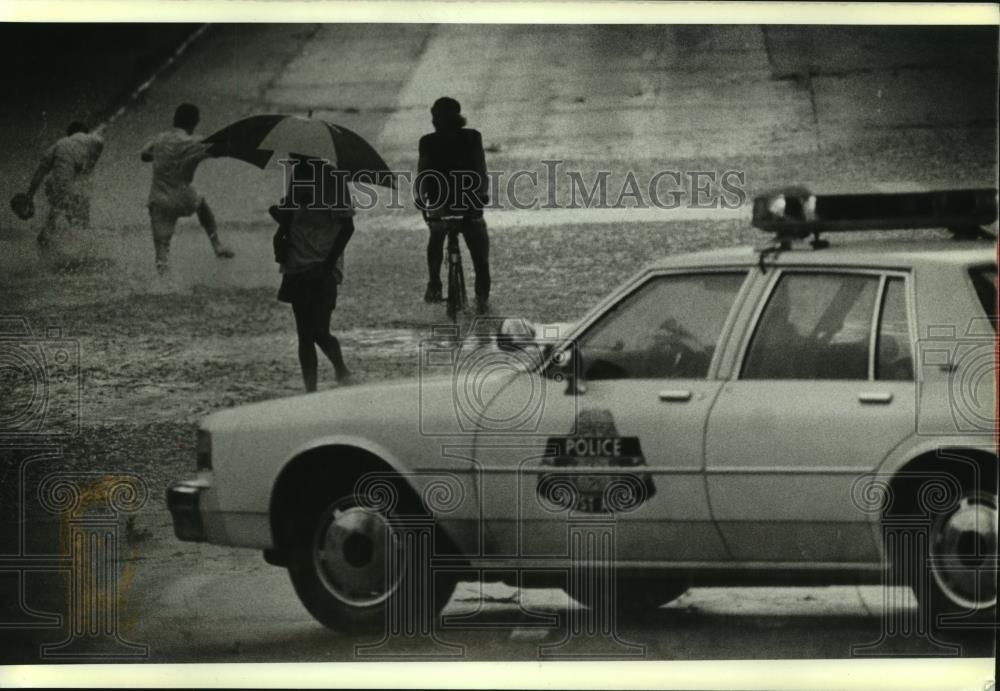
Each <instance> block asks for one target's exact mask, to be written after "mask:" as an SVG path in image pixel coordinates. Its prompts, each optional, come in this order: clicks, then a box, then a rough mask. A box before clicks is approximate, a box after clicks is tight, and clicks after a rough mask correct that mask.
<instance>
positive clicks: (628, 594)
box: [568, 573, 688, 616]
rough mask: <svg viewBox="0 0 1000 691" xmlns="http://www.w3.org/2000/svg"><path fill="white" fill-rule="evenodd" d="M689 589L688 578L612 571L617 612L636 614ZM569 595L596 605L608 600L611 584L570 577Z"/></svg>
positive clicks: (589, 606)
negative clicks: (613, 572) (686, 579)
mask: <svg viewBox="0 0 1000 691" xmlns="http://www.w3.org/2000/svg"><path fill="white" fill-rule="evenodd" d="M687 590H688V585H687V582H686V581H684V580H683V579H679V578H667V577H649V576H644V577H640V576H626V575H623V574H621V573H618V574H615V597H614V605H613V606H614V611H615V612H616V613H618V614H619V615H621V614H624V615H627V616H635V615H637V614H642V613H645V612H650V611H652V610H655V609H658V608H660V607H661V606H663V605H665V604H667V603H669V602H672V601H674V600H676V599H677V598H679V597H680V596H681V595H683V594H684V593H685V592H687ZM568 592H569V595H570V596H571V597H572V598H573V599H574V600H576V601H577V602H579V603H580V604H581V605H584V606H585V607H588V608H590V609H596V608H597V607H600V606H603V603H605V602H607V600H608V595H609V593H610V588H609V587H608V586H606V585H605V584H604V582H603V581H601V580H597V581H594V582H591V583H589V584H588V583H580V582H577V580H576V579H574V578H571V579H570V586H569V588H568Z"/></svg>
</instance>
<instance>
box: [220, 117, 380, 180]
mask: <svg viewBox="0 0 1000 691" xmlns="http://www.w3.org/2000/svg"><path fill="white" fill-rule="evenodd" d="M204 141H205V143H206V144H210V145H211V146H210V148H209V153H210V154H212V155H213V156H227V157H229V158H236V159H239V160H241V161H245V162H247V163H250V164H251V165H255V166H257V167H258V168H264V167H265V166H266V165H267V164H268V162H269V161H270V160H271V158H272V157H273V156H274V155H275V153H290V154H299V155H301V156H306V157H308V158H318V159H323V160H326V161H328V162H329V163H331V164H332V165H333V166H334V167H336V168H338V169H340V170H345V171H347V172H348V173H349V174H350V177H349V179H350V180H352V181H360V182H370V183H373V184H376V185H382V186H385V187H393V186H395V180H394V178H393V176H392V174H391V172H390V170H389V166H388V165H387V164H386V162H385V160H384V159H383V158H382V157H381V156H380V155H379V153H378V152H377V151H375V148H374V147H373V146H372V145H371V144H369V143H368V142H367V141H365V139H364V138H363V137H362V136H361V135H359V134H357V133H356V132H352V131H351V130H349V129H347V128H346V127H343V126H341V125H335V124H333V123H329V122H325V121H323V120H316V119H313V118H304V117H300V116H298V115H252V116H250V117H248V118H243V119H242V120H237V121H236V122H234V123H232V124H230V125H227V126H226V127H223V128H222V129H221V130H219V131H218V132H215V133H214V134H212V135H210V136H208V137H206V138H205V140H204Z"/></svg>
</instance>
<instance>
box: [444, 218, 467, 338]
mask: <svg viewBox="0 0 1000 691" xmlns="http://www.w3.org/2000/svg"><path fill="white" fill-rule="evenodd" d="M437 220H439V221H441V222H442V224H443V225H444V229H445V232H447V234H448V244H447V250H446V261H447V262H448V296H447V298H446V299H445V313H446V314H447V315H448V318H449V319H451V321H452V322H453V323H457V322H458V314H459V312H462V311H464V310H465V308H466V307H467V306H468V304H469V296H468V293H466V290H465V272H464V271H463V270H462V250H461V248H460V247H459V243H458V236H459V235H460V234H461V233H462V223H463V221H464V216H442V217H441V218H439V219H437Z"/></svg>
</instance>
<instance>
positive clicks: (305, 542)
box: [288, 495, 456, 633]
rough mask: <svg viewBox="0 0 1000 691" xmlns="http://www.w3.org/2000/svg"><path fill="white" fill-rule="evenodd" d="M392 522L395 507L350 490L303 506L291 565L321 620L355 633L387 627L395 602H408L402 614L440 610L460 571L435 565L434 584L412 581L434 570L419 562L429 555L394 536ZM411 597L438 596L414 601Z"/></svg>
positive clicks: (398, 604)
mask: <svg viewBox="0 0 1000 691" xmlns="http://www.w3.org/2000/svg"><path fill="white" fill-rule="evenodd" d="M392 530H393V517H392V516H391V515H390V514H388V513H385V512H381V511H377V510H375V509H373V508H371V507H367V506H362V505H360V504H359V503H358V501H357V500H356V498H355V497H354V496H353V495H352V496H346V497H338V498H336V499H333V500H330V501H319V502H314V503H313V504H312V507H311V508H307V509H303V510H301V511H300V512H299V514H298V516H297V517H296V521H295V526H294V538H293V540H294V542H293V545H292V551H291V560H290V563H289V567H288V571H289V575H290V577H291V580H292V585H293V586H294V588H295V592H296V594H297V595H298V597H299V599H300V600H301V602H302V604H303V605H304V606H305V608H306V609H307V610H308V611H309V613H310V614H311V615H312V616H313V617H314V618H315V619H316V620H317V621H319V622H320V623H321V624H323V625H324V626H326V627H328V628H331V629H334V630H336V631H340V632H344V633H355V632H365V631H376V630H379V629H383V628H384V627H385V625H386V621H387V619H386V618H387V615H388V614H389V613H388V612H387V607H388V606H389V603H390V602H392V603H393V606H395V607H398V608H401V609H403V610H404V612H403V613H401V614H404V613H405V612H409V611H410V610H413V611H420V612H427V613H429V615H430V616H431V617H436V616H437V615H438V613H440V611H441V610H442V609H443V608H444V606H445V605H446V604H447V603H448V600H449V599H450V598H451V595H452V593H453V592H454V589H455V585H456V579H454V578H453V577H451V575H450V574H448V573H438V574H431V575H432V578H431V581H432V583H433V585H432V586H425V585H424V584H421V583H416V582H412V581H407V580H406V579H416V578H420V576H421V575H422V574H427V573H430V572H429V571H428V570H426V569H421V568H420V566H421V565H420V564H419V563H418V562H419V560H420V559H421V558H429V555H418V554H415V553H413V552H412V549H411V550H410V551H408V549H407V547H408V546H409V547H410V548H412V545H413V544H414V541H412V540H399V539H393V538H392ZM390 565H391V566H392V568H390ZM407 597H425V598H426V597H430V598H431V599H432V600H433V601H432V603H431V606H430V607H427V608H424V607H419V608H417V607H416V606H415V605H416V603H409V602H406V600H405V598H407ZM428 625H429V622H428Z"/></svg>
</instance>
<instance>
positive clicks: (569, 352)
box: [549, 343, 587, 396]
mask: <svg viewBox="0 0 1000 691" xmlns="http://www.w3.org/2000/svg"><path fill="white" fill-rule="evenodd" d="M549 362H550V371H551V372H552V379H553V380H554V381H556V382H559V381H565V382H566V389H565V390H564V392H563V393H565V394H566V395H567V396H579V395H581V394H584V393H586V392H587V387H586V386H585V385H584V384H583V377H582V376H581V375H582V369H583V368H582V365H583V358H582V357H581V355H580V352H579V351H578V350H577V348H576V344H574V343H570V344H569V345H567V346H565V347H563V348H560V349H559V350H557V351H556V352H555V353H554V354H553V355H552V359H551V360H550V361H549Z"/></svg>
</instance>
